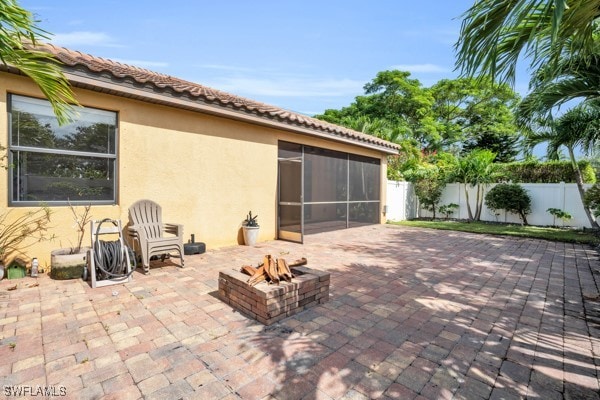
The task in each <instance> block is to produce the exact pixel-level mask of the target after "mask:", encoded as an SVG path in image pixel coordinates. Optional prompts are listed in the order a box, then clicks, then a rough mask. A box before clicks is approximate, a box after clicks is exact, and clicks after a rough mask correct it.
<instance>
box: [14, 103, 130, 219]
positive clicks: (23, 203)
mask: <svg viewBox="0 0 600 400" xmlns="http://www.w3.org/2000/svg"><path fill="white" fill-rule="evenodd" d="M13 96H19V97H23V98H30V99H35V100H42V101H45V102H47V103H48V104H50V103H49V102H48V100H47V99H45V98H40V97H35V96H29V95H24V94H19V93H12V92H8V93H7V97H8V98H7V102H6V106H7V139H8V140H7V143H8V146H7V149H6V151H7V156H8V171H7V172H8V173H7V179H8V182H7V183H8V190H7V192H8V193H7V194H8V205H9V206H10V207H33V206H40V205H42V204H43V205H47V206H68V205H69V204H72V205H88V204H91V205H117V204H118V199H119V191H118V189H119V112H118V111H115V110H108V109H103V108H99V107H88V106H82V108H88V109H93V110H99V111H106V112H110V113H114V115H115V137H114V149H115V150H114V154H111V153H94V152H88V151H79V150H64V149H51V148H45V147H32V146H19V145H13V143H12V140H13V139H12V136H13V135H12V127H13V126H12V124H13V121H12V119H13V118H12V108H13ZM18 152H22V153H37V154H55V155H65V156H73V157H84V158H85V157H87V158H96V159H98V158H102V159H107V160H112V162H113V166H112V168H113V171H114V172H113V198H112V199H110V200H73V199H68V200H52V201H44V200H14V196H15V193H14V185H13V181H14V179H18V175H15V174H18V170H17V167H16V164H15V159H14V158H15V154H16V153H18Z"/></svg>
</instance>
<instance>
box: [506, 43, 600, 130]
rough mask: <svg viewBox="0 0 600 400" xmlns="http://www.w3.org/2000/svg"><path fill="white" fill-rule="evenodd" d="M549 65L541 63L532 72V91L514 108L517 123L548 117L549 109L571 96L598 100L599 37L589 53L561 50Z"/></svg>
mask: <svg viewBox="0 0 600 400" xmlns="http://www.w3.org/2000/svg"><path fill="white" fill-rule="evenodd" d="M549 69H550V68H549V67H542V68H540V69H539V70H538V71H537V72H536V74H534V77H533V78H532V80H531V84H530V87H531V91H530V93H529V94H528V95H527V96H526V97H525V98H524V99H523V100H522V102H521V103H520V104H519V107H518V110H517V116H518V119H519V124H520V125H526V124H527V123H528V121H529V120H532V119H538V118H542V119H544V118H548V117H549V116H550V115H551V113H552V111H554V110H555V109H556V108H558V107H560V106H562V105H563V104H564V103H566V102H568V101H570V100H574V99H583V100H584V101H597V100H600V41H597V42H595V44H594V49H593V51H592V52H591V53H589V54H586V55H585V56H581V55H580V54H564V55H563V56H562V57H561V58H560V59H559V60H558V61H557V64H556V65H555V66H554V67H552V70H551V71H549ZM550 76H551V79H550V78H549V77H550Z"/></svg>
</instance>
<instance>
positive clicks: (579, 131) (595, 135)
mask: <svg viewBox="0 0 600 400" xmlns="http://www.w3.org/2000/svg"><path fill="white" fill-rule="evenodd" d="M546 127H547V129H546V130H541V129H538V130H537V133H533V134H531V135H530V137H529V138H528V140H527V142H528V144H529V145H530V146H534V145H536V144H538V143H542V142H547V143H548V156H549V158H552V157H555V156H556V155H557V154H558V152H559V150H560V148H561V147H565V148H566V149H567V152H568V154H569V160H570V161H571V165H572V166H573V171H574V172H575V182H576V183H577V190H578V191H579V196H580V198H581V202H582V204H584V210H585V213H586V216H587V217H588V220H589V221H590V224H591V226H592V227H594V228H599V226H598V223H597V222H596V219H595V218H594V217H593V212H592V211H591V210H590V209H589V208H588V207H587V206H585V202H584V197H585V189H584V187H583V177H582V174H581V170H580V169H579V165H578V163H577V159H576V157H575V149H576V148H577V147H581V149H582V151H583V152H584V153H589V152H590V151H591V150H592V149H593V147H594V146H595V145H596V144H597V143H598V142H599V141H600V107H598V106H597V105H594V104H593V103H582V104H580V105H578V106H576V107H574V108H572V109H570V110H569V111H567V112H566V113H565V114H563V115H562V116H561V117H560V118H558V119H557V120H555V121H552V122H551V123H549V124H547V125H546ZM542 129H543V127H542Z"/></svg>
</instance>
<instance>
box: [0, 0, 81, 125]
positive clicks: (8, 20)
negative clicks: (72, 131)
mask: <svg viewBox="0 0 600 400" xmlns="http://www.w3.org/2000/svg"><path fill="white" fill-rule="evenodd" d="M48 39H49V34H48V32H46V31H44V30H42V29H40V28H39V27H38V26H37V25H36V21H34V20H33V17H32V15H31V13H30V12H29V11H27V10H25V9H23V8H21V7H20V6H19V5H18V4H17V2H16V1H15V0H0V62H2V63H3V64H4V65H6V66H9V67H13V68H17V69H19V70H20V71H21V72H22V73H24V74H25V75H27V76H29V77H30V78H31V79H32V80H33V81H34V82H35V83H36V85H37V86H38V87H39V88H40V90H41V91H42V93H43V94H44V96H46V98H47V99H48V101H50V104H51V105H52V108H53V109H54V113H55V114H56V117H57V119H58V121H59V123H61V124H64V123H66V122H68V121H69V120H70V119H71V117H72V112H73V107H72V104H73V105H77V104H78V103H77V100H76V99H75V96H74V94H73V91H72V90H71V87H70V86H69V82H68V80H67V78H66V77H65V76H64V74H63V72H62V70H61V66H60V63H59V61H58V60H57V59H56V58H55V57H54V56H53V55H51V54H49V53H47V52H44V51H42V50H39V49H37V48H36V46H37V45H38V44H39V42H40V41H43V40H48Z"/></svg>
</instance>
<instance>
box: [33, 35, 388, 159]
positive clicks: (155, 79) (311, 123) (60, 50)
mask: <svg viewBox="0 0 600 400" xmlns="http://www.w3.org/2000/svg"><path fill="white" fill-rule="evenodd" d="M37 48H38V49H39V50H42V51H46V52H49V53H51V54H53V55H54V56H55V57H56V58H58V59H59V60H60V61H61V62H62V63H63V64H65V66H66V67H71V68H77V67H83V68H85V69H87V70H88V71H89V72H90V73H92V74H98V75H100V74H104V73H108V74H110V75H111V76H113V77H115V78H118V79H119V80H124V79H127V78H129V79H133V80H134V81H135V82H137V83H139V84H150V85H154V86H155V87H156V88H160V89H170V90H172V91H174V92H178V93H185V94H187V95H188V96H189V97H191V98H197V99H198V100H203V101H205V102H207V103H210V104H212V105H216V106H222V107H230V108H231V107H232V108H233V109H235V110H236V111H239V112H247V113H252V114H253V115H258V116H260V117H263V118H267V119H270V120H277V121H281V122H284V123H287V124H290V125H293V126H300V127H303V128H307V129H309V130H312V131H317V132H322V133H326V134H327V135H329V136H331V137H332V138H333V139H335V138H336V137H337V138H341V139H346V140H351V141H352V142H356V143H357V144H359V145H360V144H361V143H362V144H365V145H371V146H374V147H377V148H380V149H381V150H384V151H386V152H389V153H397V152H398V150H399V146H398V145H396V144H394V143H391V142H388V141H385V140H382V139H379V138H377V137H375V136H371V135H367V134H363V133H361V132H357V131H354V130H352V129H348V128H345V127H342V126H339V125H335V124H331V123H328V122H325V121H321V120H318V119H316V118H312V117H308V116H306V115H302V114H299V113H295V112H292V111H288V110H285V109H282V108H279V107H275V106H271V105H268V104H264V103H261V102H257V101H254V100H250V99H247V98H243V97H240V96H236V95H232V94H229V93H226V92H223V91H220V90H216V89H212V88H210V87H206V86H203V85H200V84H198V83H193V82H188V81H185V80H183V79H179V78H175V77H173V76H170V75H166V74H161V73H158V72H153V71H150V70H147V69H144V68H139V67H135V66H131V65H127V64H122V63H119V62H116V61H112V60H109V59H105V58H101V57H95V56H92V55H90V54H85V53H81V52H79V51H74V50H70V49H67V48H64V47H59V46H55V45H51V44H43V45H39V46H38V47H37Z"/></svg>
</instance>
